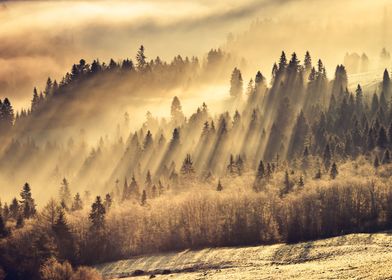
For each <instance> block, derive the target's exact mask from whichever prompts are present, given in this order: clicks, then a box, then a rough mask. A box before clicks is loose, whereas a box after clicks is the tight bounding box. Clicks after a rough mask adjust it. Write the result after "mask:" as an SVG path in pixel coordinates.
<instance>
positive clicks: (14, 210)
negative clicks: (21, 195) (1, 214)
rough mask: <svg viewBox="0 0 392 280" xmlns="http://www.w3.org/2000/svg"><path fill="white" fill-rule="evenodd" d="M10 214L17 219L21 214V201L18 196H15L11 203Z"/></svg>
mask: <svg viewBox="0 0 392 280" xmlns="http://www.w3.org/2000/svg"><path fill="white" fill-rule="evenodd" d="M10 216H11V218H14V219H15V220H16V219H17V218H18V216H19V202H18V200H17V199H16V198H14V199H13V200H12V202H11V205H10Z"/></svg>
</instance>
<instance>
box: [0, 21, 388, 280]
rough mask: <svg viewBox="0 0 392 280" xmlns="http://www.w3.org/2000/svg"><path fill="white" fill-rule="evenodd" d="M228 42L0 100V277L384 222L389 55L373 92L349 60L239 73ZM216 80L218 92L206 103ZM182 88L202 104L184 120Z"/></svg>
mask: <svg viewBox="0 0 392 280" xmlns="http://www.w3.org/2000/svg"><path fill="white" fill-rule="evenodd" d="M265 24H269V23H266V22H255V23H254V26H253V27H252V28H253V29H252V28H251V30H254V29H257V28H258V27H263V26H264V25H265ZM230 36H231V37H230ZM230 36H229V38H228V42H227V45H225V47H222V48H212V49H210V50H209V51H208V52H207V53H205V54H203V55H201V56H198V57H197V56H192V57H187V56H182V55H176V56H174V58H173V59H171V60H168V61H165V60H164V59H162V58H160V57H159V56H157V57H155V56H154V57H150V54H149V46H148V45H147V44H145V45H140V46H139V47H138V48H137V49H134V50H133V51H132V50H130V51H129V52H130V54H129V57H128V58H127V57H125V58H121V59H109V60H107V61H103V60H101V59H100V58H96V59H93V60H91V61H88V59H83V58H82V59H78V62H76V63H75V64H73V65H69V66H70V67H69V68H68V69H69V70H68V72H66V73H63V75H62V77H61V79H57V80H56V79H54V78H52V77H49V78H47V81H46V83H43V84H37V85H36V86H35V87H34V88H32V89H31V93H29V96H30V97H29V99H30V103H29V104H28V106H22V107H19V106H18V107H15V106H14V105H13V98H12V96H11V95H10V96H4V97H3V98H2V99H1V101H0V142H1V145H0V184H1V190H0V279H48V280H49V279H73V280H77V279H103V278H102V277H103V276H101V275H100V274H99V273H98V272H97V271H96V270H95V269H93V268H91V267H94V266H96V265H98V264H102V263H106V262H111V261H117V260H122V259H127V258H130V257H132V256H138V255H144V254H152V253H159V252H173V251H174V252H175V251H180V250H185V249H201V248H210V247H230V246H232V247H237V246H255V245H267V244H276V243H282V242H283V243H288V244H291V243H297V242H303V241H309V240H316V239H323V238H329V237H334V236H340V235H345V234H350V233H366V232H379V231H384V230H388V229H391V228H392V179H391V175H392V154H391V153H392V81H391V79H392V76H391V74H392V73H390V70H389V69H390V65H389V64H390V63H391V62H390V54H389V52H388V50H387V49H385V48H384V49H382V48H380V50H381V49H382V51H381V55H380V61H381V62H382V63H381V64H382V67H379V68H377V74H376V75H377V77H380V79H378V80H377V81H376V82H372V83H370V84H369V83H368V82H366V81H364V82H363V83H362V81H361V76H358V74H357V73H363V72H368V71H369V58H368V56H367V55H366V54H363V55H358V54H356V53H355V54H349V53H347V54H346V56H345V58H344V63H343V61H342V64H339V65H337V66H336V65H329V67H331V68H328V69H334V71H328V72H327V65H325V64H324V62H323V58H322V57H320V58H319V57H316V56H313V55H312V53H311V51H306V49H305V50H303V51H301V52H292V51H290V52H289V51H287V50H284V51H281V50H279V53H280V56H277V57H275V58H274V59H276V62H275V63H273V64H272V65H270V67H269V68H265V69H264V67H263V68H261V67H260V69H259V70H257V71H252V73H249V67H248V64H247V61H246V60H245V59H244V58H243V56H244V55H243V54H242V53H241V51H237V52H234V51H232V50H233V48H236V47H237V46H238V45H240V42H239V41H241V40H246V37H247V36H249V34H244V35H243V36H242V37H241V36H238V37H236V38H233V37H232V35H230ZM255 47H256V48H257V46H255ZM256 64H257V62H256ZM335 66H336V67H335ZM37 67H38V66H37ZM332 67H333V68H332ZM352 74H354V75H352ZM355 74H357V75H355ZM217 83H221V84H223V86H222V87H221V88H220V89H222V88H223V89H224V90H223V91H224V95H218V96H216V97H215V98H211V96H212V95H214V88H212V89H211V88H210V89H208V90H207V93H206V92H204V93H203V91H205V90H206V88H208V86H209V85H211V84H217ZM190 91H192V94H196V95H197V94H199V93H200V94H199V96H202V98H198V99H196V98H195V99H191V100H190V101H189V99H188V100H187V105H186V108H187V109H186V110H185V109H184V104H183V102H182V100H183V98H184V99H186V97H184V94H183V92H190ZM145 98H146V99H147V98H148V100H150V101H151V102H147V103H145V102H144V99H145ZM163 98H164V99H163ZM203 99H204V100H203ZM163 100H169V101H168V102H166V101H163ZM140 112H143V113H142V114H143V119H140V118H139V117H138V116H137V115H138V114H139V113H140Z"/></svg>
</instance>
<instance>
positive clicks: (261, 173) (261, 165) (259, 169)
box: [256, 160, 265, 180]
mask: <svg viewBox="0 0 392 280" xmlns="http://www.w3.org/2000/svg"><path fill="white" fill-rule="evenodd" d="M264 176H265V168H264V163H263V161H262V160H260V162H259V166H258V167H257V175H256V177H257V179H258V180H261V179H263V178H264Z"/></svg>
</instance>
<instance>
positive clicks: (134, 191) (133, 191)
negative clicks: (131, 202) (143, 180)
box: [128, 175, 140, 199]
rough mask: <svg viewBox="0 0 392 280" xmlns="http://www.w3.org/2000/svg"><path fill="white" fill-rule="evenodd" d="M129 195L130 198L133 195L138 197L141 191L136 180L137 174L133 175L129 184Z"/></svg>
mask: <svg viewBox="0 0 392 280" xmlns="http://www.w3.org/2000/svg"><path fill="white" fill-rule="evenodd" d="M128 189H129V197H128V199H129V198H130V197H131V196H133V197H134V198H136V199H137V198H138V197H139V195H140V193H139V184H138V183H137V182H136V179H135V175H133V176H132V179H131V183H130V184H129V188H128Z"/></svg>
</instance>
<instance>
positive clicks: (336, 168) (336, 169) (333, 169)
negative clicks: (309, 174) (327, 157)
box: [330, 162, 339, 180]
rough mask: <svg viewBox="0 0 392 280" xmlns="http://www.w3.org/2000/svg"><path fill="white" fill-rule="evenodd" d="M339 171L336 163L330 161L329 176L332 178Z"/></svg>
mask: <svg viewBox="0 0 392 280" xmlns="http://www.w3.org/2000/svg"><path fill="white" fill-rule="evenodd" d="M338 174H339V172H338V167H337V165H336V163H335V162H334V163H332V166H331V172H330V177H331V179H332V180H334V179H335V178H336V176H338Z"/></svg>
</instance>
